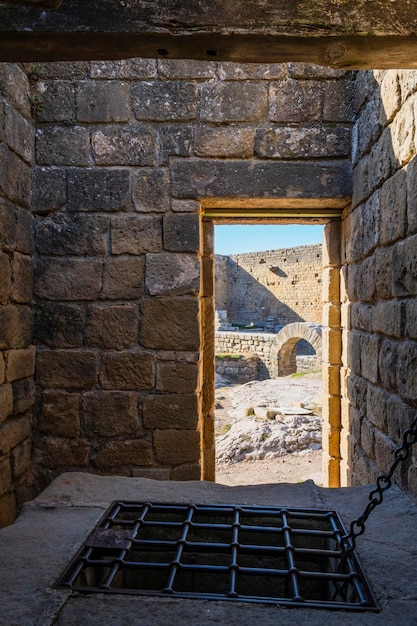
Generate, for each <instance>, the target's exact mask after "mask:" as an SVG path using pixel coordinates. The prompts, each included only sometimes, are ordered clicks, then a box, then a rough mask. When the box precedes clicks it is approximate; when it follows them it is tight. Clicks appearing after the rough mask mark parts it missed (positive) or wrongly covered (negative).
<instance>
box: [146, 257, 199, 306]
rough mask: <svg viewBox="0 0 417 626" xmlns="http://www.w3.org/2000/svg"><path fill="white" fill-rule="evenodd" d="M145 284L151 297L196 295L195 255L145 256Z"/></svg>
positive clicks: (197, 279) (197, 272) (197, 262)
mask: <svg viewBox="0 0 417 626" xmlns="http://www.w3.org/2000/svg"><path fill="white" fill-rule="evenodd" d="M145 284H146V287H147V289H148V291H149V293H150V294H151V296H159V295H169V294H170V295H183V294H198V291H199V288H200V263H199V259H198V258H197V256H196V255H195V254H194V255H191V254H177V253H169V252H163V253H161V254H147V255H146V277H145Z"/></svg>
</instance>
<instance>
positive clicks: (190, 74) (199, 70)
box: [158, 59, 216, 80]
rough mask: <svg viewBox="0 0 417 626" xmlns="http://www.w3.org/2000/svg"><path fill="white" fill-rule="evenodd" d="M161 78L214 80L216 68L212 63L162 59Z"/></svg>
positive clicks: (159, 65) (159, 66)
mask: <svg viewBox="0 0 417 626" xmlns="http://www.w3.org/2000/svg"><path fill="white" fill-rule="evenodd" d="M158 70H159V76H160V78H162V79H163V80H170V79H173V78H180V79H187V78H214V77H215V72H216V67H215V64H214V63H210V61H192V60H190V59H160V60H159V61H158Z"/></svg>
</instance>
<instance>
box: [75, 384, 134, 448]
mask: <svg viewBox="0 0 417 626" xmlns="http://www.w3.org/2000/svg"><path fill="white" fill-rule="evenodd" d="M137 405H138V394H137V393H131V392H126V391H125V392H122V391H90V392H87V393H85V394H84V395H83V400H82V410H83V424H84V427H83V432H84V435H86V436H87V437H97V436H98V437H118V436H134V435H137V434H139V426H140V425H139V420H138V407H137Z"/></svg>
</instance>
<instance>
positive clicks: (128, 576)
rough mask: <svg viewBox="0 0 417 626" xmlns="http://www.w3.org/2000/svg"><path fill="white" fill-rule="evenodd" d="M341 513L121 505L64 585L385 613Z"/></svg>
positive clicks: (90, 541) (81, 554)
mask: <svg viewBox="0 0 417 626" xmlns="http://www.w3.org/2000/svg"><path fill="white" fill-rule="evenodd" d="M345 534H346V530H345V528H344V526H343V523H342V521H341V519H340V517H339V515H338V514H337V513H336V512H335V511H325V510H317V509H300V508H297V509H291V508H276V507H262V506H234V505H218V506H217V505H195V504H162V503H159V504H151V503H149V502H146V503H141V502H114V503H113V504H112V505H111V507H110V508H109V510H108V511H107V512H106V514H105V515H104V516H103V518H102V520H101V522H99V524H98V525H97V526H96V527H95V529H94V530H93V532H92V533H91V534H90V536H89V537H88V539H87V540H86V542H85V543H84V545H83V546H82V548H81V549H80V551H79V552H78V554H77V555H76V556H75V557H74V559H73V560H72V562H71V563H70V565H69V566H68V568H67V569H66V571H65V572H64V574H63V575H62V576H61V578H60V579H59V580H58V581H57V583H56V584H55V587H59V588H61V587H65V588H67V589H68V588H69V589H73V590H76V591H80V592H88V593H90V592H92V591H96V592H101V593H103V592H106V593H107V592H109V593H131V594H142V595H156V596H167V595H168V596H171V597H181V598H203V599H214V600H239V601H247V602H261V603H269V604H280V605H285V606H304V607H305V606H308V607H318V608H334V609H349V610H359V611H364V610H374V611H375V610H379V608H378V606H377V604H376V601H375V598H374V596H373V593H372V591H371V589H370V586H369V584H368V582H367V580H366V577H365V574H364V572H363V570H362V568H361V565H360V563H359V560H358V557H357V556H356V555H355V554H354V553H352V554H348V555H346V552H343V550H342V546H341V543H340V539H341V537H342V536H343V535H345Z"/></svg>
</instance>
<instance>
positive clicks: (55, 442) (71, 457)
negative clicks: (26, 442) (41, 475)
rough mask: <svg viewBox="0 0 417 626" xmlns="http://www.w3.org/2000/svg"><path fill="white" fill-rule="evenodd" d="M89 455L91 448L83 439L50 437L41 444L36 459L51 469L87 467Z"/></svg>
mask: <svg viewBox="0 0 417 626" xmlns="http://www.w3.org/2000/svg"><path fill="white" fill-rule="evenodd" d="M89 454H90V446H89V445H88V443H87V442H86V441H83V440H82V439H76V440H74V441H73V440H68V439H63V438H61V437H48V438H45V439H42V440H41V441H40V442H39V444H38V447H37V449H36V456H35V459H36V460H37V461H38V463H40V464H42V465H46V466H47V467H50V468H63V467H86V466H87V465H88V457H89Z"/></svg>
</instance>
